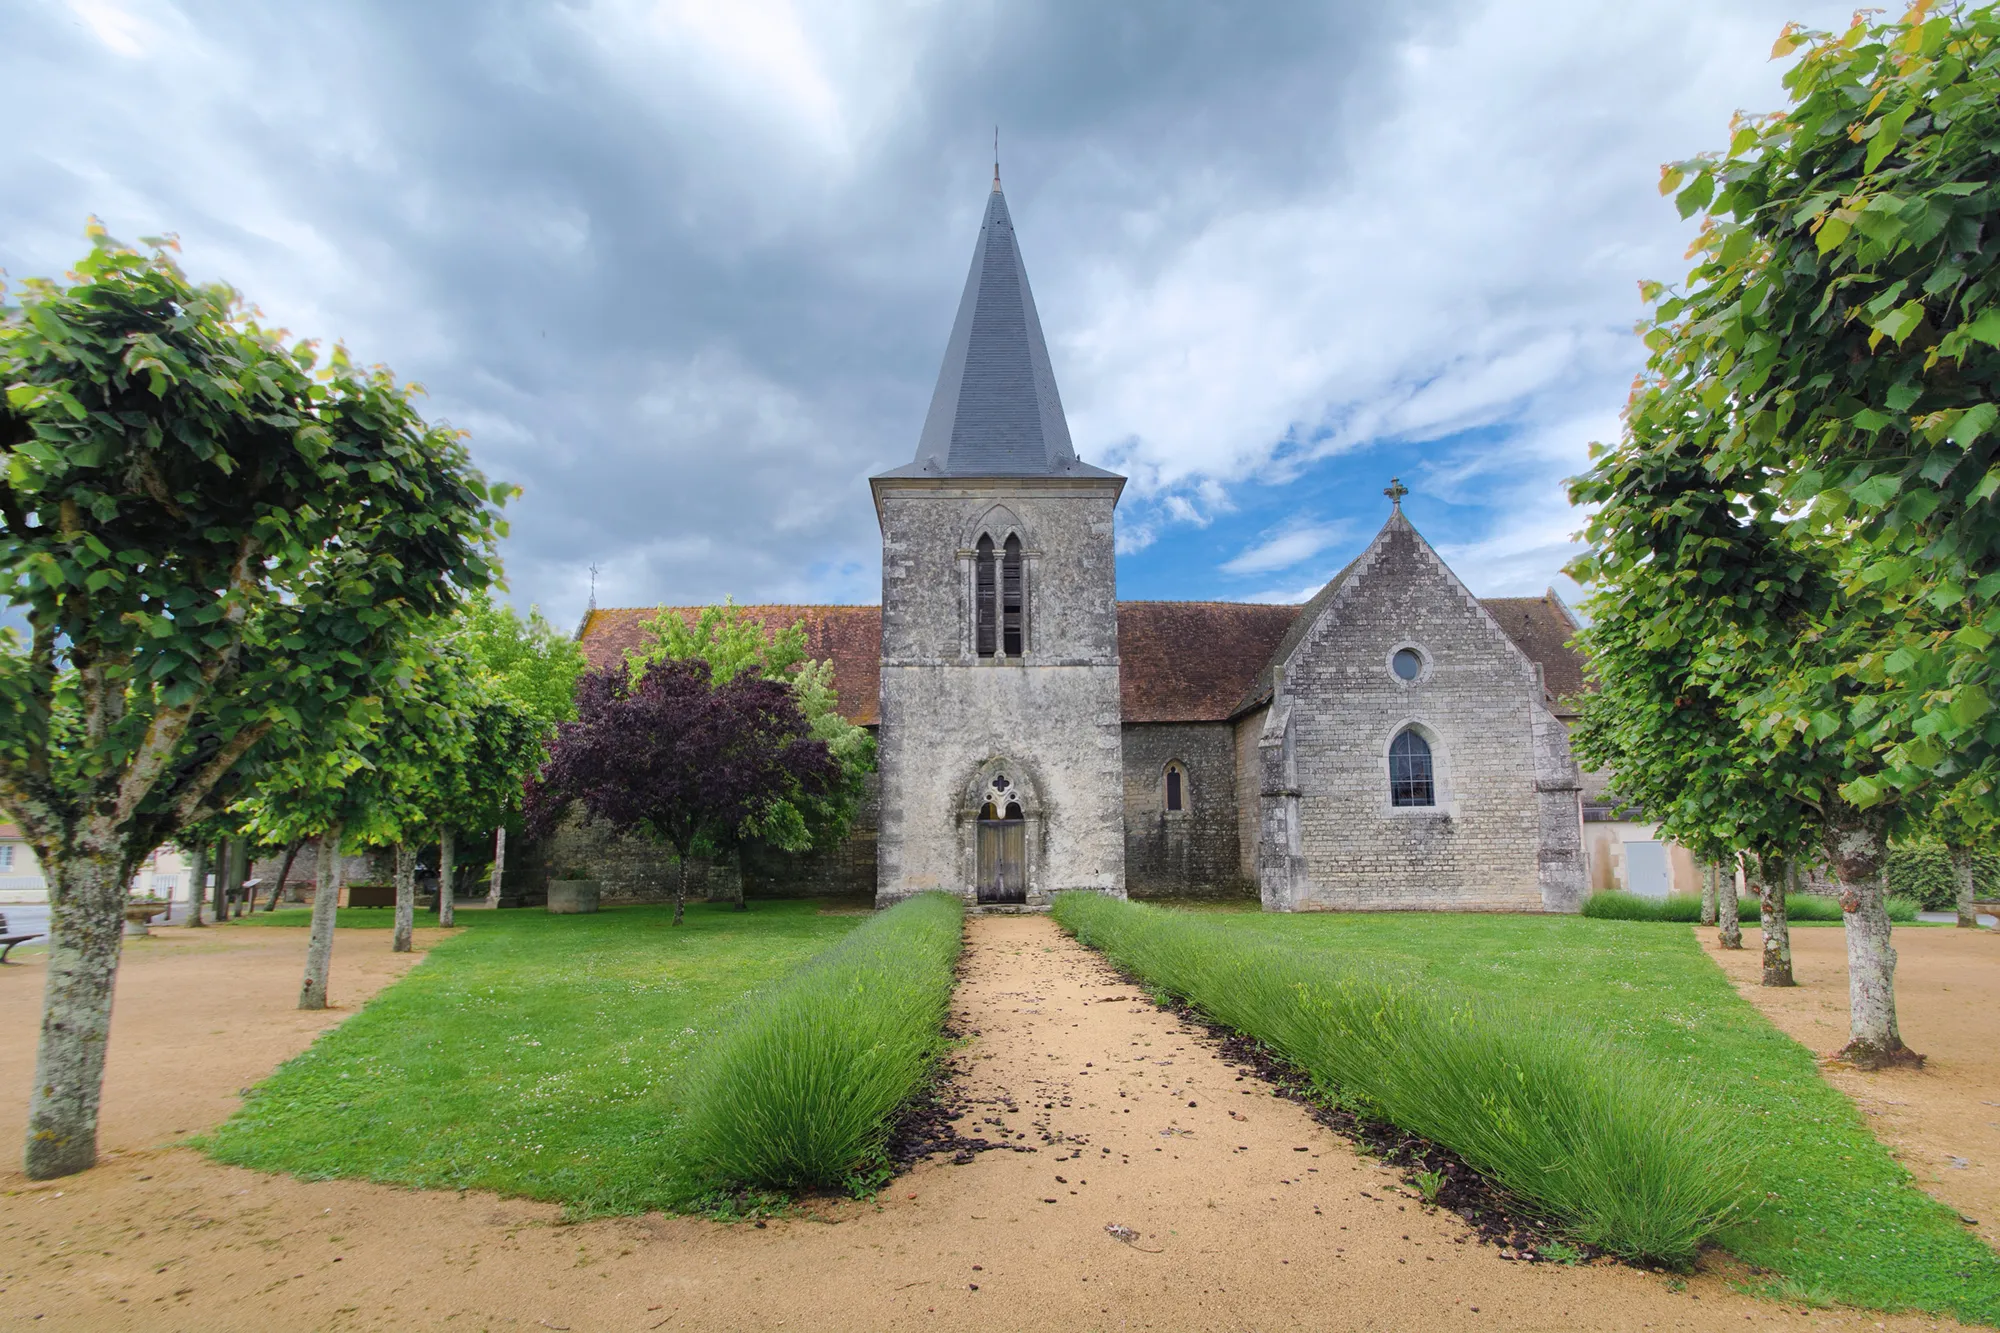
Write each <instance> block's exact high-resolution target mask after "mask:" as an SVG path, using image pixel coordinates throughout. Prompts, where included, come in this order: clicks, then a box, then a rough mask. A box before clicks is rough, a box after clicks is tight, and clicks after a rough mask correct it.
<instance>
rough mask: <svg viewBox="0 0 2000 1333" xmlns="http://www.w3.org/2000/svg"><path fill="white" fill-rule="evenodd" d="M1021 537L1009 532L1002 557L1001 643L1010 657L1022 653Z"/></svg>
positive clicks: (1002, 648) (1002, 649)
mask: <svg viewBox="0 0 2000 1333" xmlns="http://www.w3.org/2000/svg"><path fill="white" fill-rule="evenodd" d="M1021 631H1022V624H1021V539H1020V538H1019V537H1018V536H1014V535H1013V534H1011V533H1010V534H1009V535H1008V537H1007V545H1006V548H1005V549H1004V551H1003V553H1002V555H1001V559H1000V644H1001V651H1003V652H1005V653H1006V654H1007V656H1009V657H1019V656H1020V655H1021V639H1022V632H1021Z"/></svg>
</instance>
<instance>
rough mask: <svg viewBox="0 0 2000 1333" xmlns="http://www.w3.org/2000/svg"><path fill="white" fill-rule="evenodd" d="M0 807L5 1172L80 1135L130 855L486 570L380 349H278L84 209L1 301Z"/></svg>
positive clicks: (463, 489)
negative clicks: (16, 910) (37, 1028)
mask: <svg viewBox="0 0 2000 1333" xmlns="http://www.w3.org/2000/svg"><path fill="white" fill-rule="evenodd" d="M0 386H4V389H5V397H4V401H3V402H0V462H4V466H0V518H3V519H4V525H0V572H4V583H5V589H6V591H5V595H6V597H7V598H8V600H9V601H10V602H12V603H13V604H14V606H15V607H16V609H17V611H18V613H19V614H20V615H21V616H22V617H23V618H24V619H25V621H26V622H27V625H28V638H27V641H26V642H25V643H23V642H21V641H20V640H18V639H14V638H11V637H10V639H9V642H8V643H7V645H6V648H5V650H4V651H0V806H4V807H5V808H6V809H7V810H8V811H9V812H10V813H11V814H12V815H13V816H14V818H15V820H16V821H17V822H18V823H19V824H20V826H21V828H22V830H23V832H24V833H25V834H26V836H27V839H28V841H29V842H30V844H31V845H32V846H33V847H34V849H35V852H36V854H37V856H38V857H40V859H41V861H42V864H43V866H44V867H45V870H46V872H47V875H48V878H49V882H50V903H51V929H50V936H51V938H50V946H49V967H48V979H47V983H46V986H45V990H44V999H43V1018H42V1031H41V1043H40V1048H39V1051H38V1054H37V1058H36V1073H35V1080H34V1085H33V1089H32V1091H31V1093H30V1102H29V1110H28V1130H27V1145H26V1153H25V1158H26V1162H25V1165H26V1170H27V1173H28V1175H29V1176H30V1177H32V1178H35V1179H47V1178H50V1177H54V1176H61V1175H66V1174H68V1173H70V1172H74V1171H79V1170H82V1169H84V1168H86V1167H88V1166H90V1165H91V1164H92V1163H93V1162H94V1161H95V1160H96V1131H97V1109H98V1098H99V1092H100V1089H101V1086H102V1081H103V1071H104V1050H105V1038H106V1034H107V1031H108V1028H109V1024H110V1015H111V995H112V981H113V977H114V974H115V972H116V969H117V964H118V955H119V937H120V933H121V927H122V925H123V918H122V911H121V908H122V903H123V899H124V897H125V890H126V885H127V884H128V883H129V881H130V879H131V876H132V874H133V872H134V869H135V867H136V866H137V864H138V862H139V861H140V860H141V859H142V858H143V857H144V856H146V855H148V854H149V853H150V852H151V851H152V850H153V849H154V848H156V847H158V846H160V845H161V844H162V843H164V842H166V841H168V840H169V839H171V838H173V837H174V836H175V835H176V834H177V833H178V832H179V831H180V829H181V828H183V827H184V826H186V825H188V824H191V823H195V822H198V821H200V820H201V819H204V818H206V817H208V816H209V815H211V814H212V813H214V812H216V811H218V810H221V809H223V808H226V807H227V806H228V805H229V804H231V803H232V802H233V801H234V800H235V799H236V798H237V797H238V796H239V795H240V794H241V772H240V767H239V766H240V765H241V764H242V762H243V760H244V757H245V756H246V755H248V754H249V753H250V752H251V751H252V750H253V749H254V748H255V747H256V746H258V744H259V743H260V742H262V741H263V740H265V738H266V737H267V736H269V735H270V734H271V733H272V731H273V730H274V729H276V728H279V727H290V728H294V729H296V730H299V731H302V732H308V733H310V732H313V731H315V730H317V729H318V728H319V726H320V723H321V720H322V718H323V716H324V715H325V714H326V713H328V712H329V711H331V710H338V709H339V708H341V707H343V706H344V705H345V701H346V700H347V699H349V698H350V697H351V696H353V695H354V694H355V693H356V692H359V691H365V690H367V689H368V688H370V686H371V684H372V682H373V681H374V679H375V677H376V676H377V674H378V673H379V672H380V671H381V670H383V663H384V662H385V661H386V660H389V659H391V658H392V657H393V654H392V653H391V652H390V651H389V649H390V648H391V647H392V646H393V644H394V643H395V642H396V641H397V640H398V639H399V638H400V637H401V636H402V634H403V632H404V627H405V625H406V624H408V623H409V622H410V621H411V620H412V619H413V618H416V617H419V616H424V615H430V614H435V613H436V612H438V611H440V610H442V609H444V608H445V607H447V606H449V605H450V604H451V603H452V602H453V601H454V600H456V598H457V597H458V596H459V594H460V591H461V590H462V589H466V588H477V587H481V586H483V585H484V584H485V583H486V582H488V581H489V580H490V579H491V577H492V564H491V558H490V554H489V551H490V544H491V542H492V540H493V537H494V535H495V533H496V531H497V528H496V516H495V514H494V512H493V509H492V507H491V503H492V502H493V501H495V500H496V499H498V498H500V497H499V495H498V494H497V492H496V491H494V490H489V489H488V487H487V486H486V484H485V483H484V481H483V480H482V479H481V478H480V476H479V474H478V473H477V472H475V471H473V469H472V468H471V467H470V465H469V463H468V461H467V458H466V453H465V449H464V446H463V445H462V444H461V443H460V442H459V441H458V439H457V438H456V437H455V436H454V434H453V433H452V432H450V431H446V430H441V429H437V428H433V427H431V426H429V425H427V424H426V423H425V422H424V421H423V420H422V418H421V417H420V416H419V415H418V414H417V412H416V410H415V409H414V408H413V407H412V405H411V402H410V393H409V390H408V389H407V388H406V387H405V386H403V385H401V384H399V383H397V382H396V380H395V379H394V378H393V377H392V376H391V375H390V374H389V372H388V371H387V370H385V369H381V368H377V369H374V370H368V371H363V370H360V369H358V368H356V367H355V366H354V365H353V364H352V363H351V362H350V361H349V359H348V357H347V355H346V353H345V351H344V350H341V349H336V350H335V351H334V353H333V354H332V355H331V356H330V357H328V358H324V359H322V358H321V357H320V356H319V354H318V353H317V351H316V350H315V349H314V348H313V346H312V345H311V344H308V343H299V344H296V345H294V346H291V347H286V346H284V345H283V344H282V343H281V341H280V339H279V337H278V335H277V334H275V333H273V332H270V331H267V330H265V329H264V328H262V327H261V326H259V325H258V324H257V323H256V322H255V321H254V320H253V319H252V318H250V316H249V315H248V314H246V313H245V312H244V310H243V309H242V307H241V306H240V304H239V303H238V301H237V298H236V296H235V294H234V293H233V292H231V291H230V290H229V289H227V288H225V287H220V286H206V287H203V286H196V285H195V284H193V283H191V282H189V281H188V280H187V279H186V278H185V277H184V276H183V275H182V274H181V272H180V271H179V269H178V268H176V267H175V265H174V263H173V262H172V260H171V259H170V258H169V256H168V255H167V253H166V252H165V250H164V249H163V248H162V247H160V246H155V247H154V249H153V251H152V253H150V254H143V255H142V254H140V253H137V252H135V251H133V250H131V249H129V248H127V247H125V246H123V245H120V244H118V243H116V242H114V241H112V240H111V239H110V238H109V237H107V236H106V235H105V234H104V232H103V230H102V229H101V228H97V227H93V229H92V249H91V252H90V253H89V254H88V255H86V256H85V257H84V258H83V259H82V260H81V261H80V262H79V263H78V265H77V267H76V270H75V273H74V274H73V277H72V279H71V280H70V281H69V282H68V283H67V284H59V283H55V282H50V281H31V282H29V283H27V284H26V286H25V288H24V291H23V299H22V302H21V304H20V306H18V307H15V308H10V309H7V310H5V311H4V312H0Z"/></svg>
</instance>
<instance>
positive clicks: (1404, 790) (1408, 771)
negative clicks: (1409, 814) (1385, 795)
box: [1389, 731, 1437, 805]
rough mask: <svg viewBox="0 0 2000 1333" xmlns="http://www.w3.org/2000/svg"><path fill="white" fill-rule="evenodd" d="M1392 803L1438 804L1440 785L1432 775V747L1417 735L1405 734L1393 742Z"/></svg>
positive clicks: (1390, 787)
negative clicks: (1438, 788)
mask: <svg viewBox="0 0 2000 1333" xmlns="http://www.w3.org/2000/svg"><path fill="white" fill-rule="evenodd" d="M1389 803H1390V804H1391V805H1436V804H1437V782H1436V779H1435V777H1434V776H1433V774H1432V771H1431V747H1430V745H1429V743H1428V742H1426V741H1425V740H1424V738H1423V737H1422V736H1419V735H1417V733H1416V732H1414V731H1405V732H1403V733H1402V734H1401V735H1399V736H1397V737H1396V739H1395V740H1393V741H1391V742H1389Z"/></svg>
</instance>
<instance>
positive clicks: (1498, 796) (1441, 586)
mask: <svg viewBox="0 0 2000 1333" xmlns="http://www.w3.org/2000/svg"><path fill="white" fill-rule="evenodd" d="M1401 646H1409V647H1414V648H1415V649H1416V650H1417V651H1418V652H1419V653H1420V654H1421V655H1422V656H1423V659H1424V667H1423V671H1422V673H1421V674H1420V676H1419V678H1418V679H1417V680H1415V681H1405V680H1402V679H1400V678H1398V677H1397V676H1396V675H1395V673H1394V672H1393V671H1392V670H1391V668H1390V657H1391V655H1392V654H1393V653H1394V652H1395V651H1396V649H1397V648H1398V647H1401ZM1540 696H1541V682H1540V678H1539V674H1538V672H1537V670H1536V668H1535V667H1534V666H1533V664H1532V663H1530V662H1529V661H1528V660H1527V659H1526V658H1525V657H1524V656H1523V655H1522V654H1521V653H1520V651H1519V650H1518V649H1517V648H1515V647H1514V645H1513V643H1512V642H1511V641H1510V640H1509V639H1508V638H1507V636H1506V635H1505V634H1504V633H1503V632H1502V631H1501V630H1500V628H1499V627H1498V625H1497V624H1495V623H1494V622H1493V620H1492V618H1491V617H1490V616H1489V615H1488V614H1487V613H1486V612H1485V611H1484V610H1483V609H1482V608H1481V607H1480V606H1479V604H1478V602H1477V601H1476V600H1475V599H1474V598H1473V597H1472V596H1471V595H1470V593H1468V592H1467V591H1466V589H1465V588H1464V586H1463V585H1462V584H1460V583H1459V582H1458V580H1457V579H1456V578H1454V577H1453V576H1452V575H1451V574H1450V572H1449V571H1448V570H1446V569H1445V567H1444V565H1443V563H1442V561H1440V560H1439V559H1438V558H1437V556H1436V555H1435V553H1434V552H1432V551H1431V550H1430V548H1429V547H1428V546H1427V545H1426V544H1424V542H1423V541H1422V539H1421V538H1420V537H1418V536H1417V534H1416V533H1415V531H1414V530H1413V529H1411V528H1410V527H1409V525H1408V524H1407V523H1406V522H1403V521H1402V520H1401V519H1400V518H1397V519H1392V520H1391V522H1390V524H1389V526H1388V527H1386V528H1384V530H1383V533H1382V535H1381V536H1380V537H1378V538H1377V540H1376V542H1375V544H1374V545H1373V546H1371V547H1370V549H1369V552H1368V553H1367V554H1366V555H1364V556H1363V557H1362V559H1361V561H1360V562H1358V563H1357V565H1356V567H1355V568H1354V570H1353V571H1352V572H1351V573H1350V574H1349V575H1348V578H1347V580H1346V581H1345V582H1344V583H1343V584H1342V585H1341V587H1340V588H1339V590H1338V591H1337V592H1336V593H1335V594H1334V595H1333V596H1332V597H1331V598H1330V599H1329V600H1327V601H1326V602H1325V604H1324V605H1323V606H1322V607H1321V608H1320V609H1319V613H1318V618H1317V620H1316V621H1315V623H1314V624H1313V625H1312V627H1311V629H1310V630H1309V631H1308V632H1307V633H1306V634H1305V636H1304V638H1303V639H1302V640H1301V641H1300V642H1299V643H1298V644H1297V646H1296V648H1295V649H1294V650H1293V652H1292V654H1291V656H1290V660H1289V661H1288V662H1286V663H1285V664H1284V670H1283V672H1282V673H1281V681H1280V703H1281V705H1288V707H1280V708H1278V709H1276V710H1274V717H1277V718H1278V719H1279V722H1278V725H1279V727H1281V728H1283V731H1282V733H1281V734H1280V735H1278V736H1271V735H1268V734H1267V736H1266V737H1265V740H1266V741H1267V742H1270V743H1269V744H1267V745H1266V747H1265V763H1264V765H1263V773H1262V776H1261V781H1262V782H1263V784H1264V786H1263V791H1262V793H1261V795H1262V799H1263V801H1264V803H1265V806H1266V818H1265V819H1264V820H1263V832H1262V837H1263V838H1264V840H1265V842H1266V843H1267V844H1268V845H1267V846H1265V847H1263V848H1262V849H1260V856H1259V866H1260V871H1262V870H1265V869H1267V868H1269V869H1272V870H1273V871H1274V873H1272V874H1270V875H1267V876H1266V877H1265V882H1264V884H1263V889H1264V899H1265V904H1266V906H1267V907H1273V908H1279V909H1288V910H1296V909H1355V908H1375V909H1380V908H1423V909H1453V908H1455V909H1460V910H1463V909H1468V908H1471V909H1501V910H1507V909H1511V910H1540V909H1541V908H1542V907H1543V906H1544V902H1543V899H1544V892H1543V883H1542V869H1541V854H1542V851H1543V836H1544V829H1545V821H1544V818H1543V816H1544V813H1545V812H1544V808H1543V800H1542V795H1543V794H1542V793H1539V792H1538V790H1537V777H1538V756H1537V742H1540V744H1541V747H1542V748H1543V750H1544V751H1547V752H1548V754H1549V755H1553V754H1554V753H1555V751H1556V747H1561V749H1560V753H1561V755H1562V756H1563V757H1564V758H1566V757H1567V753H1568V752H1567V747H1566V746H1565V745H1563V743H1562V741H1561V739H1560V732H1561V728H1560V726H1559V725H1558V726H1555V727H1554V728H1553V732H1554V733H1555V734H1553V735H1552V734H1550V731H1549V730H1546V729H1540V728H1538V726H1537V716H1536V715H1537V713H1538V712H1544V711H1545V710H1544V709H1543V708H1542V704H1541V698H1540ZM1551 720H1553V719H1551ZM1405 727H1414V728H1415V729H1416V730H1417V731H1418V733H1419V734H1420V735H1422V736H1423V737H1424V739H1425V740H1426V741H1428V742H1429V744H1430V746H1431V752H1432V756H1433V761H1434V765H1435V770H1436V775H1437V783H1438V793H1437V804H1436V805H1435V806H1434V807H1428V808H1426V807H1403V808H1397V807H1395V806H1393V805H1392V804H1391V801H1390V792H1389V777H1388V749H1389V744H1390V741H1391V740H1392V739H1393V738H1394V737H1395V736H1396V734H1397V733H1398V732H1400V731H1402V730H1403V729H1404V728H1405ZM1538 732H1539V734H1538ZM1570 772H1571V773H1573V772H1574V765H1571V766H1570ZM1571 785H1572V787H1573V786H1574V784H1573V783H1572V784H1571ZM1568 799H1569V800H1570V801H1571V802H1572V806H1573V802H1574V795H1573V793H1572V794H1571V795H1570V796H1569V797H1568ZM1577 838H1580V833H1579V834H1578V835H1572V839H1573V840H1575V839H1577ZM1286 844H1289V845H1286ZM1288 856H1289V857H1290V858H1292V861H1291V863H1290V864H1291V866H1292V869H1291V871H1290V872H1289V873H1286V872H1285V871H1284V870H1283V867H1284V865H1285V864H1286V858H1287V857H1288Z"/></svg>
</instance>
